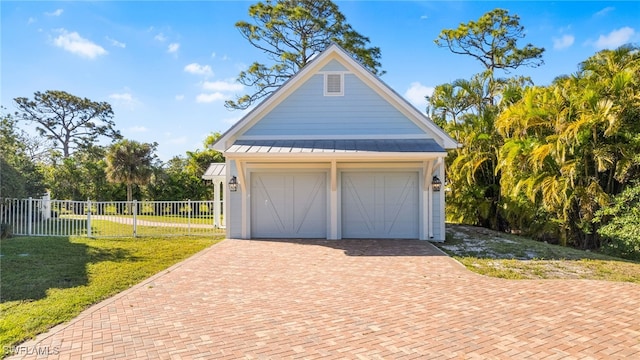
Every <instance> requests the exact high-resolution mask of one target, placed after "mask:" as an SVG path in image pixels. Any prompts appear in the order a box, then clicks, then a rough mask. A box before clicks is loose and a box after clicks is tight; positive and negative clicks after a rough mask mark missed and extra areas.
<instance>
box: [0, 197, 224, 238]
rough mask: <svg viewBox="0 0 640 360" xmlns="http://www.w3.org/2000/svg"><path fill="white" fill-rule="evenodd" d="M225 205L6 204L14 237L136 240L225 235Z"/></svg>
mask: <svg viewBox="0 0 640 360" xmlns="http://www.w3.org/2000/svg"><path fill="white" fill-rule="evenodd" d="M223 209H224V201H190V200H187V201H135V200H134V201H132V202H127V201H90V200H89V201H70V200H51V199H49V197H48V196H45V197H43V198H42V199H32V198H29V199H1V198H0V224H8V225H9V227H10V231H11V233H12V234H13V235H27V236H87V237H131V236H133V237H136V236H184V235H217V234H223V233H224V230H223V229H224V225H223V224H224V213H223Z"/></svg>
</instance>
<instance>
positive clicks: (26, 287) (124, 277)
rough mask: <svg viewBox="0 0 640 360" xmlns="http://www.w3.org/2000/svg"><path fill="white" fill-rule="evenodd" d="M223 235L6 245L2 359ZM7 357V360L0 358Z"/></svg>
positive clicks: (1, 245)
mask: <svg viewBox="0 0 640 360" xmlns="http://www.w3.org/2000/svg"><path fill="white" fill-rule="evenodd" d="M221 239H222V236H219V237H216V238H213V237H211V236H209V237H194V236H190V237H174V238H119V239H87V238H80V237H72V238H67V237H15V238H10V239H5V240H2V241H1V242H0V254H1V258H0V259H1V260H0V274H1V276H2V281H1V282H0V313H1V314H2V317H1V318H0V351H1V352H0V354H2V355H3V356H4V355H6V351H7V349H9V348H10V347H11V346H12V345H16V344H18V343H20V342H23V341H25V340H27V339H29V338H32V337H34V336H35V335H37V334H39V333H42V332H45V331H46V330H47V329H49V328H51V327H52V326H54V325H56V324H59V323H62V322H65V321H68V320H71V319H72V318H74V317H75V316H77V315H78V314H79V313H80V312H81V311H82V310H84V309H86V308H87V307H89V306H90V305H92V304H95V303H97V302H99V301H101V300H103V299H106V298H108V297H109V296H112V295H114V294H117V293H119V292H121V291H123V290H125V289H127V288H129V287H131V286H133V285H135V284H137V283H139V282H141V281H142V280H144V279H146V278H148V277H149V276H151V275H153V274H156V273H158V272H160V271H162V270H164V269H166V268H168V267H170V266H171V265H173V264H175V263H177V262H179V261H181V260H183V259H186V258H187V257H189V256H191V255H193V254H195V253H197V252H198V251H200V250H202V249H204V248H206V247H208V246H211V245H212V244H214V243H216V242H218V241H219V240H221ZM0 357H2V356H0Z"/></svg>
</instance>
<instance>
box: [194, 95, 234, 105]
mask: <svg viewBox="0 0 640 360" xmlns="http://www.w3.org/2000/svg"><path fill="white" fill-rule="evenodd" d="M227 98H228V96H227V95H225V94H223V93H221V92H215V93H213V94H199V95H198V96H196V102H198V103H212V102H214V101H218V100H225V99H227Z"/></svg>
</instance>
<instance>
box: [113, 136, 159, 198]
mask: <svg viewBox="0 0 640 360" xmlns="http://www.w3.org/2000/svg"><path fill="white" fill-rule="evenodd" d="M157 146H158V144H156V143H153V144H147V143H139V142H137V141H134V140H127V139H124V140H120V141H118V142H117V143H115V144H113V145H111V147H110V148H109V151H108V152H107V157H106V159H107V179H108V180H109V181H111V182H115V183H118V182H119V183H124V184H125V185H126V186H127V201H132V200H133V185H144V184H147V183H148V182H149V180H150V179H151V175H152V174H153V163H154V161H155V150H156V147H157Z"/></svg>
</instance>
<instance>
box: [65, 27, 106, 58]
mask: <svg viewBox="0 0 640 360" xmlns="http://www.w3.org/2000/svg"><path fill="white" fill-rule="evenodd" d="M57 31H58V32H59V33H60V36H58V37H57V38H55V39H54V40H53V44H54V45H55V46H57V47H59V48H62V49H64V50H67V51H68V52H70V53H72V54H76V55H79V56H82V57H86V58H89V59H95V58H96V57H98V56H100V55H106V54H107V51H106V50H105V49H104V48H103V47H102V46H100V45H97V44H95V43H93V42H91V41H90V40H87V39H85V38H83V37H81V36H80V35H79V34H78V33H77V32H71V33H70V32H68V31H67V30H65V29H59V30H57Z"/></svg>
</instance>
